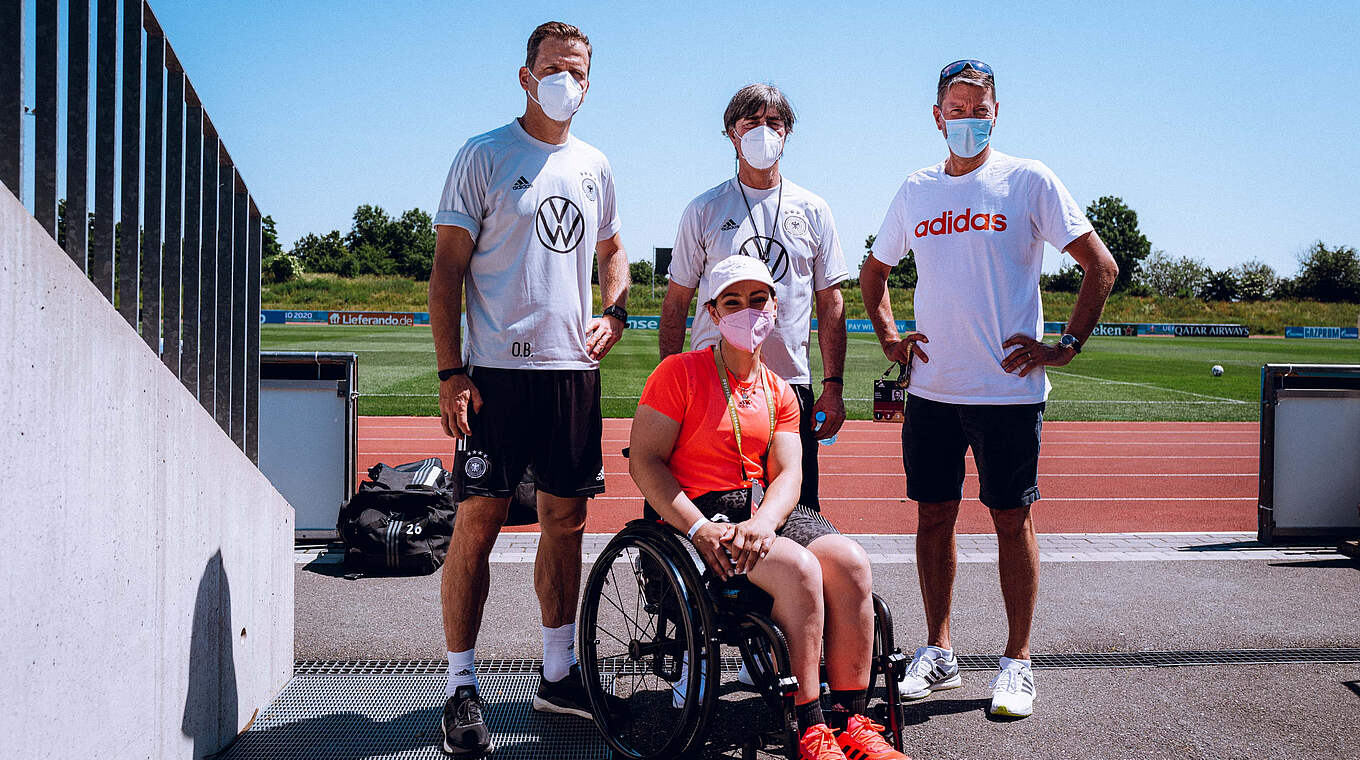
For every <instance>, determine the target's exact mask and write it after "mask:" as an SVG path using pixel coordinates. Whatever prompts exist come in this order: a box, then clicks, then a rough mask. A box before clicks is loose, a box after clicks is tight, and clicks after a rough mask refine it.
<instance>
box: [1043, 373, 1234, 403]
mask: <svg viewBox="0 0 1360 760" xmlns="http://www.w3.org/2000/svg"><path fill="white" fill-rule="evenodd" d="M1044 371H1045V372H1052V373H1053V374H1055V375H1062V376H1063V377H1075V378H1078V379H1081V380H1089V381H1091V382H1093V383H1110V384H1112V385H1133V386H1137V387H1139V388H1151V389H1153V390H1158V391H1166V392H1167V393H1183V394H1185V395H1187V396H1195V397H1197V398H1207V399H1213V400H1215V401H1218V402H1220V403H1229V404H1250V403H1252V402H1250V401H1242V400H1241V399H1235V398H1224V397H1223V396H1210V395H1208V394H1207V393H1192V392H1190V391H1183V390H1178V389H1176V388H1163V387H1162V386H1160V385H1153V384H1151V383H1135V382H1130V381H1128V380H1107V379H1105V378H1103V377H1091V376H1090V375H1078V374H1077V373H1075V372H1064V371H1062V370H1057V369H1045V370H1044ZM1153 403H1155V402H1153ZM1169 403H1175V402H1169Z"/></svg>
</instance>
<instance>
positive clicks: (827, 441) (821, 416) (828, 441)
mask: <svg viewBox="0 0 1360 760" xmlns="http://www.w3.org/2000/svg"><path fill="white" fill-rule="evenodd" d="M823 422H826V412H817V425H816V426H815V427H813V428H812V429H813V430H821V429H822V423H823ZM835 442H836V436H834V435H833V436H831V437H830V438H823V439H822V440H820V441H818V442H817V443H820V444H822V445H823V446H830V445H831V444H833V443H835Z"/></svg>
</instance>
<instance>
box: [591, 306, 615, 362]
mask: <svg viewBox="0 0 1360 760" xmlns="http://www.w3.org/2000/svg"><path fill="white" fill-rule="evenodd" d="M622 337H623V323H622V322H620V321H619V320H618V319H617V318H615V317H597V318H595V319H592V320H590V324H588V325H586V353H588V354H590V358H592V359H594V360H595V361H599V360H600V359H603V358H604V356H605V354H607V353H609V349H611V348H613V347H614V344H615V343H618V342H619V338H622Z"/></svg>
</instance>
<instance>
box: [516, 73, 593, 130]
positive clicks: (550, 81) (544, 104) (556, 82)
mask: <svg viewBox="0 0 1360 760" xmlns="http://www.w3.org/2000/svg"><path fill="white" fill-rule="evenodd" d="M529 78H530V79H533V80H534V81H535V82H538V97H536V98H535V97H534V96H533V93H530V94H529V97H530V98H532V99H533V101H534V102H535V103H537V104H538V107H539V108H542V109H543V113H544V114H545V115H546V116H547V117H548V118H549V119H552V120H553V121H567V120H568V119H570V118H571V117H572V116H573V115H575V114H576V111H577V110H578V109H580V107H581V98H582V97H584V96H585V89H584V88H583V87H581V83H580V82H577V81H576V77H574V76H572V75H571V72H569V71H559V72H557V73H556V74H552V75H549V76H546V77H543V78H542V79H539V78H538V77H536V76H534V72H532V71H531V72H529Z"/></svg>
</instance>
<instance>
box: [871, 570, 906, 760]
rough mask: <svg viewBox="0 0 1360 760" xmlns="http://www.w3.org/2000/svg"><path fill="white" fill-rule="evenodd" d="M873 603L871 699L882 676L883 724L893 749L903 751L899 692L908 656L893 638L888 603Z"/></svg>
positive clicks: (878, 600) (880, 600)
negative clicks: (898, 687)
mask: <svg viewBox="0 0 1360 760" xmlns="http://www.w3.org/2000/svg"><path fill="white" fill-rule="evenodd" d="M873 601H874V651H873V655H872V657H871V658H870V660H869V697H870V698H871V699H872V698H873V695H874V689H875V688H877V686H878V677H879V676H880V675H882V676H883V703H884V704H883V712H884V725H886V726H887V728H888V740H889V741H890V742H892V745H893V748H894V749H896V750H897V751H898V752H901V751H902V697H901V695H900V694H899V693H898V691H897V682H898V681H899V680H900V679H901V678H902V674H903V673H905V672H906V667H907V663H906V657H905V655H903V654H902V652H901V650H899V649H898V648H897V645H896V644H895V643H894V639H893V622H892V612H891V611H889V610H888V603H887V602H885V601H883V597H881V596H879V595H878V594H874V595H873Z"/></svg>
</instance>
